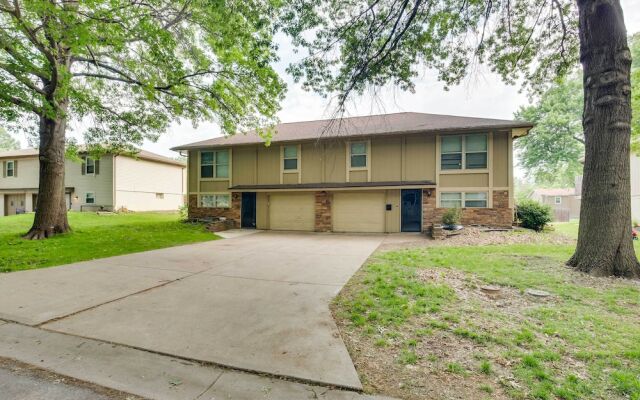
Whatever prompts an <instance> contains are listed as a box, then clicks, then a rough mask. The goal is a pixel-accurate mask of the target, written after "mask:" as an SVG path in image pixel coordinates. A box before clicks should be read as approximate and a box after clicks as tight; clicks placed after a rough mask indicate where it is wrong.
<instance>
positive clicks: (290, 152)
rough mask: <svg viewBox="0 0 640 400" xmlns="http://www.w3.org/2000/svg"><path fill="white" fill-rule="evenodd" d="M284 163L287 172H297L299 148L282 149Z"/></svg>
mask: <svg viewBox="0 0 640 400" xmlns="http://www.w3.org/2000/svg"><path fill="white" fill-rule="evenodd" d="M282 162H283V168H284V170H285V171H297V170H298V146H284V147H283V149H282Z"/></svg>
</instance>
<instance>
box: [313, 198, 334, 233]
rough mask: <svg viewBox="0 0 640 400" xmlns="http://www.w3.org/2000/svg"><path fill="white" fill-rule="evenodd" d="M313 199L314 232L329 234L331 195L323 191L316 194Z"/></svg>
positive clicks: (330, 225)
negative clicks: (314, 214) (314, 202)
mask: <svg viewBox="0 0 640 400" xmlns="http://www.w3.org/2000/svg"><path fill="white" fill-rule="evenodd" d="M315 197H316V204H315V213H316V218H315V231H316V232H331V228H332V222H331V193H329V192H325V191H322V192H316V193H315Z"/></svg>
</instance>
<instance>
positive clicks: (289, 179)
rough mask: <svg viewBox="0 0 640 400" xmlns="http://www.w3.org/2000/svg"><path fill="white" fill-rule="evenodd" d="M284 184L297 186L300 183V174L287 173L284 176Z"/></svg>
mask: <svg viewBox="0 0 640 400" xmlns="http://www.w3.org/2000/svg"><path fill="white" fill-rule="evenodd" d="M282 183H283V184H285V185H286V184H296V183H298V173H297V172H286V173H283V174H282Z"/></svg>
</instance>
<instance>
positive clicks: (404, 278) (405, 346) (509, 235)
mask: <svg viewBox="0 0 640 400" xmlns="http://www.w3.org/2000/svg"><path fill="white" fill-rule="evenodd" d="M407 244H408V245H407ZM471 244H475V245H477V246H475V247H474V246H470V245H471ZM573 244H574V240H573V239H571V238H568V237H566V236H562V235H559V234H555V233H543V234H539V233H534V232H519V231H512V232H483V231H482V230H481V229H480V228H474V229H465V233H464V236H463V235H460V236H457V237H456V238H449V239H447V240H445V241H439V242H436V241H420V240H415V241H413V242H411V243H406V242H405V243H404V247H403V245H402V243H401V242H399V241H396V242H392V243H387V245H386V247H383V249H382V250H381V251H379V252H378V253H377V254H375V255H374V257H373V258H372V259H371V260H370V261H369V263H368V264H367V265H366V266H365V267H363V268H362V269H361V270H360V271H359V272H358V273H357V274H356V276H354V278H353V279H352V280H351V282H350V283H349V284H348V285H347V286H346V287H345V289H344V290H343V292H342V293H341V294H340V296H339V297H338V298H337V299H336V301H335V303H334V305H333V312H334V316H335V318H336V320H337V322H338V325H339V327H340V329H341V332H342V335H343V338H344V340H345V343H347V347H348V348H349V351H350V353H351V355H352V358H353V360H354V362H355V365H356V368H357V370H358V372H359V374H360V377H361V379H362V381H363V384H364V385H365V389H366V391H368V392H372V393H381V394H385V395H389V396H394V397H398V398H403V399H636V400H638V399H640V285H639V284H638V282H630V281H625V280H619V279H611V278H594V277H591V276H587V275H584V274H581V273H576V272H575V271H573V270H570V269H568V268H567V267H565V266H564V264H563V261H564V260H566V259H567V258H568V257H569V256H570V255H571V251H572V249H573ZM405 247H409V248H405ZM487 285H490V286H494V287H496V288H497V289H499V291H498V293H497V294H494V293H487V292H486V291H485V290H483V288H485V289H486V286H487ZM527 289H537V290H544V291H546V292H548V293H549V296H547V297H536V296H533V295H531V294H528V293H527Z"/></svg>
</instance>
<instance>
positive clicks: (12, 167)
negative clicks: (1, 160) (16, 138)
mask: <svg viewBox="0 0 640 400" xmlns="http://www.w3.org/2000/svg"><path fill="white" fill-rule="evenodd" d="M15 174H16V163H15V161H7V176H15Z"/></svg>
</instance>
